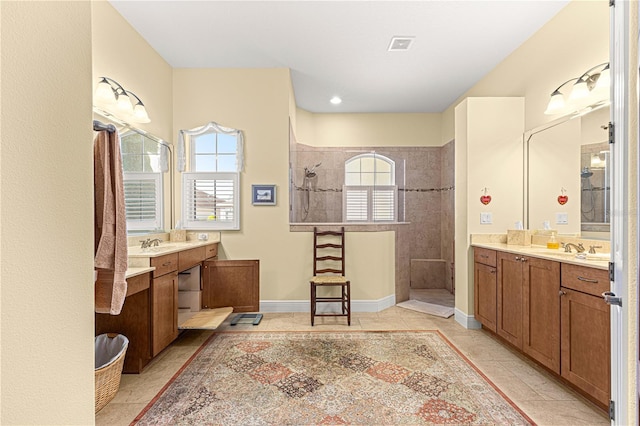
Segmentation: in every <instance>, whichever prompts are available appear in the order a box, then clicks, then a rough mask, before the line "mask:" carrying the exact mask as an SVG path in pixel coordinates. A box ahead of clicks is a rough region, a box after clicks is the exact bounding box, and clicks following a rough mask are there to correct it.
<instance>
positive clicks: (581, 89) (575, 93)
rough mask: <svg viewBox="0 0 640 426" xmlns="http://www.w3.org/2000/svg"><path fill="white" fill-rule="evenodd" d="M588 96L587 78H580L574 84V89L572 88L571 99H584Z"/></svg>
mask: <svg viewBox="0 0 640 426" xmlns="http://www.w3.org/2000/svg"><path fill="white" fill-rule="evenodd" d="M587 96H589V87H587V80H583V79H579V80H578V81H577V82H576V84H574V85H573V89H572V90H571V94H570V95H569V99H570V100H575V99H582V98H586V97H587Z"/></svg>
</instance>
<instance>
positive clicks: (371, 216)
mask: <svg viewBox="0 0 640 426" xmlns="http://www.w3.org/2000/svg"><path fill="white" fill-rule="evenodd" d="M342 194H343V200H342V202H343V206H344V208H343V209H342V210H343V220H344V221H345V222H394V221H395V220H396V217H397V209H398V202H397V200H398V187H397V186H394V185H387V186H370V185H345V186H343V188H342Z"/></svg>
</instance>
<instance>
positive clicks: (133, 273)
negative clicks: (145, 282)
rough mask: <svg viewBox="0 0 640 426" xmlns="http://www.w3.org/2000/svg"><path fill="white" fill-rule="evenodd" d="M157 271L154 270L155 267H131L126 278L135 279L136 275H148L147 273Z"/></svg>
mask: <svg viewBox="0 0 640 426" xmlns="http://www.w3.org/2000/svg"><path fill="white" fill-rule="evenodd" d="M155 269H156V268H154V267H153V266H146V267H135V266H134V267H130V268H127V274H126V275H125V278H131V277H135V276H136V275H142V274H146V273H147V272H151V271H155Z"/></svg>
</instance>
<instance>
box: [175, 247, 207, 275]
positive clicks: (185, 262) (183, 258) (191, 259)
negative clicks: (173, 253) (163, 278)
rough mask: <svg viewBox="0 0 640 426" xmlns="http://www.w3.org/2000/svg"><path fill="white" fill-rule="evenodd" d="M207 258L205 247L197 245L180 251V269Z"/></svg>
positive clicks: (187, 267)
mask: <svg viewBox="0 0 640 426" xmlns="http://www.w3.org/2000/svg"><path fill="white" fill-rule="evenodd" d="M204 259H205V248H204V247H196V248H192V249H189V250H183V251H180V252H178V271H184V270H185V269H189V268H191V267H192V266H195V265H197V264H198V263H200V262H202V261H203V260H204Z"/></svg>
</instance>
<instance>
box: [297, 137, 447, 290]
mask: <svg viewBox="0 0 640 426" xmlns="http://www.w3.org/2000/svg"><path fill="white" fill-rule="evenodd" d="M453 148H454V143H453V141H452V142H449V143H447V144H446V145H444V146H441V147H375V148H374V147H357V148H353V147H348V148H347V147H331V148H328V147H323V148H317V147H311V146H308V145H304V144H300V143H295V142H293V143H292V144H291V150H290V170H289V173H290V188H289V189H290V192H289V193H290V194H291V196H290V222H291V223H292V224H306V223H308V224H318V223H334V224H335V223H341V222H343V215H342V204H343V184H344V181H345V161H347V160H349V159H351V158H353V157H355V156H358V155H361V154H365V153H375V154H377V155H382V156H385V157H387V158H389V159H392V160H393V161H394V162H395V183H396V185H397V187H398V222H405V223H406V224H404V225H397V228H396V269H397V271H396V302H401V301H403V300H406V299H408V298H409V286H410V287H411V288H416V289H418V288H420V289H422V288H429V289H431V288H441V289H447V290H449V291H450V292H453V291H454V288H453V235H454V190H453V189H454V150H453ZM305 169H306V170H305ZM312 169H313V172H312V173H311V175H312V177H311V179H307V180H305V174H306V175H307V176H309V174H308V173H309V171H311V170H312ZM398 283H401V284H400V286H399V285H398ZM409 283H410V284H409Z"/></svg>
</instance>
